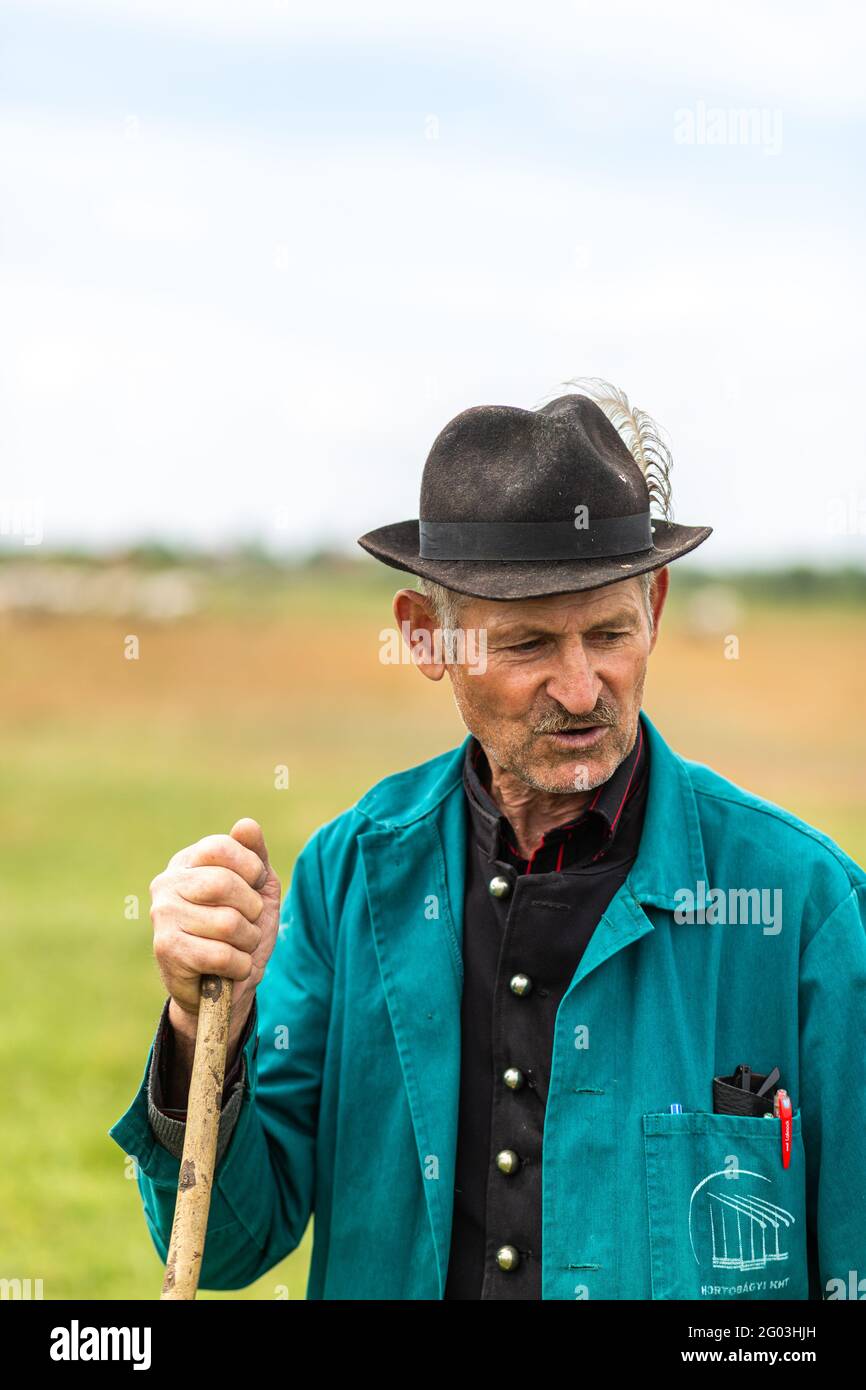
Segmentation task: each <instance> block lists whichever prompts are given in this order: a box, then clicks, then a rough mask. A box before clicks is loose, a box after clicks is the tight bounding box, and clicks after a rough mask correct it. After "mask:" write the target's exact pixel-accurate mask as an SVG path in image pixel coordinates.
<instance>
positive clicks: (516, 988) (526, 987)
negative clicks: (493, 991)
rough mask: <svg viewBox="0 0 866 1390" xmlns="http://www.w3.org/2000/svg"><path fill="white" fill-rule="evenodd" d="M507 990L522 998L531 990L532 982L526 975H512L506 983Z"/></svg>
mask: <svg viewBox="0 0 866 1390" xmlns="http://www.w3.org/2000/svg"><path fill="white" fill-rule="evenodd" d="M508 988H509V989H510V990H511V993H512V994H517V995H519V996H520V997H521V998H522V997H523V995H525V994H529V992H530V990H531V989H532V981H531V980H530V978H529V976H528V975H521V974H517V975H512V977H511V979H510V980H509V982H508Z"/></svg>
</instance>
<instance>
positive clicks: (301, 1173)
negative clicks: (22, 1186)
mask: <svg viewBox="0 0 866 1390" xmlns="http://www.w3.org/2000/svg"><path fill="white" fill-rule="evenodd" d="M318 834H319V832H318V831H317V832H316V834H314V835H313V836H312V838H311V839H310V840H309V841H308V842H307V844H306V845H305V846H304V848H303V849H302V851H301V853H300V854H299V855H298V858H297V860H296V861H295V868H294V873H293V876H292V883H291V887H290V889H289V892H288V893H287V894H286V896H285V898H284V900H283V905H282V911H281V913H280V928H279V931H278V934H277V939H276V943H275V946H274V951H273V954H272V956H271V959H270V961H269V962H268V965H267V968H266V970H265V974H264V977H263V979H262V982H261V984H260V985H259V988H258V990H257V1010H258V1019H259V1029H258V1034H257V1035H255V1034H254V1033H252V1032H251V1034H250V1037H249V1038H248V1040H247V1043H246V1046H245V1047H244V1049H243V1058H244V1067H245V1074H246V1085H245V1087H244V1092H243V1098H242V1102H241V1107H240V1113H239V1115H238V1117H237V1121H236V1123H235V1126H234V1130H233V1132H232V1133H231V1137H230V1140H229V1142H228V1144H227V1146H226V1149H225V1152H224V1153H223V1155H222V1157H221V1158H220V1160H219V1162H218V1163H217V1166H216V1169H215V1173H214V1185H213V1191H212V1194H211V1205H210V1215H209V1220H208V1233H207V1242H206V1244H205V1250H204V1257H203V1260H202V1270H201V1280H200V1283H201V1287H202V1288H210V1289H239V1288H243V1287H245V1286H246V1285H247V1284H250V1283H252V1282H253V1281H254V1280H255V1279H258V1278H260V1277H261V1275H263V1274H265V1273H266V1272H267V1271H268V1270H269V1269H271V1268H272V1267H273V1266H274V1265H275V1264H277V1263H278V1262H279V1261H280V1260H281V1259H283V1258H284V1257H285V1256H286V1255H288V1254H289V1253H290V1252H291V1251H292V1250H294V1249H295V1247H296V1246H297V1245H298V1244H299V1243H300V1241H301V1239H302V1237H303V1235H304V1231H305V1229H306V1227H307V1223H308V1221H309V1218H310V1215H311V1212H312V1207H313V1191H314V1173H315V1149H316V1131H317V1124H318V1108H319V1094H320V1089H321V1075H322V1064H323V1058H324V1051H325V1041H326V1034H327V1029H328V1021H329V1017H330V1007H331V993H332V981H333V965H332V958H331V954H330V949H329V936H328V922H327V917H326V908H325V901H324V893H323V888H322V876H321V865H320V859H319V844H318ZM152 1059H153V1046H151V1050H150V1053H149V1055H148V1059H147V1064H146V1066H145V1071H144V1077H143V1080H142V1083H141V1085H140V1087H139V1089H138V1092H137V1094H136V1096H135V1099H134V1100H133V1102H132V1104H131V1106H130V1107H129V1109H128V1110H127V1111H126V1113H125V1114H124V1115H123V1116H122V1117H121V1118H120V1119H119V1120H118V1121H117V1123H116V1124H115V1125H114V1126H113V1127H112V1128H111V1130H110V1131H109V1133H110V1135H111V1138H112V1139H114V1141H115V1143H117V1144H118V1145H119V1146H120V1148H121V1149H123V1151H124V1152H125V1153H126V1154H127V1155H128V1156H129V1157H130V1158H134V1159H135V1160H136V1164H135V1173H136V1177H137V1182H138V1188H139V1192H140V1195H141V1199H142V1203H143V1206H144V1215H145V1220H146V1222H147V1226H148V1229H149V1231H150V1234H151V1237H152V1239H153V1242H154V1245H155V1246H156V1249H157V1251H158V1253H159V1256H160V1258H161V1259H162V1260H163V1261H165V1259H166V1256H167V1253H168V1242H169V1238H170V1235H171V1225H172V1220H173V1217H174V1205H175V1196H176V1193H177V1181H178V1170H179V1168H180V1162H179V1159H178V1157H176V1156H175V1155H174V1154H172V1153H170V1152H169V1151H168V1150H167V1149H166V1148H165V1147H164V1146H163V1145H162V1144H160V1143H159V1142H158V1140H157V1139H156V1136H155V1134H154V1132H153V1130H152V1128H151V1126H150V1123H149V1119H148V1084H147V1083H148V1077H149V1075H150V1068H151V1063H152Z"/></svg>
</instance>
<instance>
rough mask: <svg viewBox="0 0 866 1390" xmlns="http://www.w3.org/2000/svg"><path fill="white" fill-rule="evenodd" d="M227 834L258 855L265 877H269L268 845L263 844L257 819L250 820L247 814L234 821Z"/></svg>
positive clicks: (259, 884) (263, 838) (263, 839)
mask: <svg viewBox="0 0 866 1390" xmlns="http://www.w3.org/2000/svg"><path fill="white" fill-rule="evenodd" d="M229 834H230V835H231V837H232V839H233V840H237V842H238V844H239V845H243V846H244V847H245V848H246V849H251V850H252V851H253V854H257V855H258V856H259V858H260V859H261V861H262V863H263V864H264V866H265V869H266V870H267V874H266V879H267V878H269V877H270V875H271V872H272V870H271V861H270V859H269V858H268V847H267V845H266V844H265V837H264V834H263V833H262V827H261V826H260V825H259V823H258V821H257V820H251V819H250V817H249V816H244V817H242V819H241V820H239V821H235V823H234V825H233V826H232V828H231V830H230V831H229ZM266 879H265V880H263V882H265V881H266ZM254 886H255V887H256V888H260V887H261V886H262V884H261V883H257V884H255V885H254Z"/></svg>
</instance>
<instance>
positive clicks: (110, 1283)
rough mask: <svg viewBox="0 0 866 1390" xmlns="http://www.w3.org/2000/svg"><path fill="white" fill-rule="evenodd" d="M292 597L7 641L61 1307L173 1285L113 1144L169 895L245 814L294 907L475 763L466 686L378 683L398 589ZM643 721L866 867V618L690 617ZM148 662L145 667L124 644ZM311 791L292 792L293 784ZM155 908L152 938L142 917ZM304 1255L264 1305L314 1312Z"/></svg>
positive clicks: (14, 862)
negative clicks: (402, 811)
mask: <svg viewBox="0 0 866 1390" xmlns="http://www.w3.org/2000/svg"><path fill="white" fill-rule="evenodd" d="M393 580H394V582H389V577H387V576H386V577H385V578H384V579H383V578H382V577H381V576H378V575H377V577H376V579H375V582H373V581H372V580H371V581H370V582H368V583H366V584H358V582H357V581H356V580H355V579H354V578H351V577H348V578H341V577H340V576H339V575H338V576H336V577H334V578H332V579H330V580H320V579H315V578H312V579H308V580H304V581H301V580H298V581H293V582H292V584H291V585H289V586H288V587H286V588H284V589H279V588H277V589H276V590H275V589H274V586H273V584H272V585H271V588H270V589H269V591H268V597H267V601H266V602H261V603H256V604H255V605H254V606H253V608H252V609H250V607H248V605H247V601H246V600H245V601H244V602H235V603H224V604H215V605H213V606H211V607H210V608H208V609H207V610H206V611H205V612H204V613H203V614H201V615H199V616H198V617H196V618H195V619H185V620H182V621H178V622H176V623H174V624H156V623H152V622H151V623H145V622H143V621H139V620H130V619H126V620H124V621H116V620H112V619H101V618H83V617H79V618H37V617H29V618H27V619H26V620H25V619H23V618H19V619H15V620H13V619H10V618H6V619H4V620H3V626H2V628H0V632H2V637H3V647H4V655H5V660H4V661H3V663H2V667H3V669H2V675H0V712H2V722H0V740H2V750H0V751H2V755H0V778H2V791H0V808H2V809H0V814H2V835H0V883H2V901H0V914H2V920H0V925H2V941H3V949H4V955H5V960H6V969H5V972H4V980H5V987H4V1007H3V1009H2V1011H0V1056H2V1069H3V1078H2V1113H0V1126H2V1132H0V1153H2V1160H0V1251H2V1267H0V1275H2V1276H3V1277H6V1278H16V1277H17V1278H22V1279H25V1278H30V1279H42V1281H43V1287H44V1296H45V1298H48V1299H54V1298H67V1297H75V1298H94V1299H104V1298H119V1299H129V1298H144V1299H149V1298H156V1297H158V1295H159V1290H160V1284H161V1279H162V1266H161V1263H160V1261H159V1259H158V1256H157V1254H156V1252H155V1250H154V1248H153V1246H152V1244H151V1241H150V1237H149V1235H148V1233H147V1229H146V1226H145V1223H144V1218H143V1214H142V1210H141V1205H140V1202H139V1197H138V1192H137V1188H136V1185H135V1182H134V1181H131V1180H130V1179H129V1178H128V1177H127V1176H126V1175H125V1171H124V1168H125V1165H124V1157H123V1155H122V1154H121V1152H120V1150H119V1149H118V1148H117V1146H116V1145H115V1144H114V1143H113V1141H112V1140H110V1139H109V1138H108V1136H107V1131H108V1129H109V1127H110V1126H111V1125H112V1124H113V1123H114V1121H115V1120H116V1119H117V1118H118V1117H119V1115H120V1114H121V1113H122V1111H123V1110H124V1109H126V1107H127V1105H128V1104H129V1102H130V1101H131V1099H132V1096H133V1094H134V1092H135V1090H136V1088H137V1086H138V1084H139V1081H140V1077H141V1073H142V1071H143V1067H144V1063H145V1058H146V1055H147V1051H148V1046H149V1043H150V1040H151V1037H152V1034H153V1030H154V1028H155V1025H156V1021H157V1018H158V1015H159V1011H160V1007H161V1004H162V1002H163V997H164V996H163V991H162V987H161V984H160V981H159V978H158V975H157V972H156V968H155V964H154V961H153V958H152V954H151V945H150V919H149V915H148V908H149V897H148V884H149V882H150V879H151V878H152V877H153V875H154V874H155V873H157V872H158V871H159V870H160V869H161V868H163V867H164V865H165V863H166V861H167V860H168V858H169V857H170V856H171V854H172V853H174V852H175V851H176V850H177V849H179V848H180V847H181V846H183V845H186V844H189V843H190V842H191V841H193V840H196V839H198V838H199V837H200V836H201V835H203V834H206V833H209V832H212V831H215V830H227V829H228V828H229V827H230V826H231V824H232V823H233V821H235V820H236V819H237V818H238V817H239V816H242V815H244V816H254V817H256V818H257V819H258V820H260V821H261V822H262V824H263V826H264V828H265V833H266V837H267V839H268V843H269V847H270V853H271V859H272V861H273V862H274V864H275V866H276V867H277V868H278V870H279V871H280V872H281V875H282V878H283V883H284V885H285V883H286V881H287V880H288V878H289V876H290V871H291V866H292V861H293V856H294V855H295V854H296V852H297V850H298V849H299V848H300V846H301V844H302V843H303V842H304V841H305V840H306V838H307V837H308V836H309V834H311V832H312V831H313V830H314V829H315V828H316V826H317V825H319V824H321V822H322V821H324V820H327V819H330V818H331V817H332V816H334V815H336V814H337V813H338V812H340V811H341V810H343V809H345V808H346V807H348V806H350V805H351V804H352V803H353V802H354V801H356V800H357V798H358V797H359V796H360V795H362V794H363V792H364V791H366V789H367V788H368V787H369V786H370V785H371V784H372V783H373V782H375V781H377V780H378V779H380V778H381V777H383V776H385V775H387V774H388V773H390V772H392V771H395V770H397V769H399V768H403V767H407V766H410V765H412V764H414V763H418V762H421V761H423V760H424V759H425V758H428V757H431V756H433V755H434V754H436V753H438V752H440V751H442V750H444V749H446V748H449V747H453V746H454V745H455V744H456V743H458V742H459V741H460V740H461V739H462V738H463V736H464V733H465V730H464V729H463V726H462V724H461V723H460V722H459V718H458V715H457V712H456V709H455V707H454V704H453V701H452V699H451V696H450V690H449V687H448V685H447V682H443V683H442V684H441V685H437V686H434V685H432V684H431V683H429V682H427V681H425V680H424V679H423V678H422V677H421V676H420V675H419V674H418V673H417V672H416V671H414V670H413V669H412V667H411V666H410V665H408V664H407V665H401V666H390V667H389V666H384V665H382V664H381V663H380V661H379V659H378V656H379V633H380V630H381V629H383V628H385V627H387V626H390V625H391V624H392V621H393V620H392V616H391V612H390V596H391V595H392V593H393V592H394V591H395V589H396V588H397V587H399V584H400V582H401V581H400V579H399V578H398V576H396V575H394V576H393ZM669 619H670V620H669V621H666V623H665V624H664V625H663V629H662V635H661V638H660V643H659V647H658V649H657V652H656V654H655V655H654V657H653V659H652V662H651V667H650V676H649V679H648V682H647V695H646V701H645V703H646V708H647V710H648V712H649V713H650V715H651V717H652V718H653V719H654V721H655V723H656V724H657V725H658V727H659V728H660V730H661V732H662V733H663V734H664V736H665V737H666V738H667V739H668V741H669V742H671V743H672V744H673V746H674V747H675V748H676V749H677V750H678V751H679V752H681V753H683V754H685V755H686V756H689V757H693V758H697V759H699V760H700V761H703V762H708V763H710V764H712V765H713V766H714V767H716V768H717V769H718V770H719V771H721V772H722V773H724V774H726V775H728V776H730V777H733V778H734V780H736V781H738V782H740V783H741V784H743V785H745V786H748V787H749V788H751V789H752V790H755V791H757V792H759V793H760V794H762V795H764V796H766V797H768V798H770V799H771V800H774V801H778V802H780V803H781V804H783V805H785V806H787V807H788V808H789V809H791V810H793V811H795V812H796V813H797V814H799V815H802V816H803V817H804V818H806V819H807V820H810V821H811V822H812V823H814V824H817V825H818V826H819V827H820V828H821V829H822V830H825V831H826V832H827V833H829V834H830V835H832V836H833V837H834V838H835V839H837V840H838V841H839V843H840V844H841V845H842V846H843V847H844V848H845V849H846V850H847V851H848V852H849V853H850V854H852V855H853V856H854V857H855V858H857V859H859V860H860V862H863V860H864V859H866V789H864V779H863V767H864V753H866V728H864V723H863V718H862V712H863V709H864V707H866V663H864V660H863V656H864V649H866V642H864V639H866V617H864V615H863V613H862V612H861V611H859V610H858V609H857V608H854V607H840V608H838V609H831V608H827V607H821V606H819V605H814V604H813V605H810V607H809V608H808V609H807V610H803V611H798V610H797V609H796V608H795V607H792V606H788V607H785V608H775V607H772V606H768V605H763V604H761V603H760V602H751V603H750V604H748V605H747V606H746V607H744V609H743V610H742V612H741V614H740V616H739V617H738V619H737V622H736V626H735V631H736V634H737V636H738V638H739V642H740V655H739V658H738V659H737V660H727V659H725V657H724V654H723V635H724V634H722V633H721V632H719V633H710V634H705V635H702V636H695V635H693V634H692V633H691V631H690V628H689V626H688V624H687V622H686V621H685V616H684V612H683V606H682V604H679V605H678V604H677V602H676V600H675V601H674V604H673V607H672V610H671V612H670V614H669ZM130 633H135V634H136V635H137V636H138V637H139V640H140V656H139V659H138V660H137V661H128V660H126V659H125V658H124V638H125V637H126V636H127V635H128V634H130ZM278 764H285V765H286V766H287V767H288V769H289V779H290V785H289V788H288V789H287V790H276V789H275V788H274V769H275V767H276V766H277V765H278ZM133 895H134V896H135V897H137V898H138V900H139V904H140V907H139V917H138V919H137V920H130V919H129V917H128V916H127V915H125V914H126V904H127V900H128V899H129V898H130V897H131V896H133ZM308 1256H309V1233H308V1236H307V1239H306V1240H305V1241H304V1243H303V1245H302V1247H301V1248H300V1249H299V1250H298V1251H297V1252H295V1254H294V1255H292V1256H291V1257H290V1258H289V1259H287V1260H286V1261H285V1262H284V1263H283V1264H282V1265H280V1266H278V1267H277V1268H275V1269H274V1270H272V1271H271V1272H270V1273H269V1274H268V1275H267V1276H265V1278H263V1279H261V1280H260V1281H259V1282H258V1283H257V1284H255V1285H254V1286H252V1287H251V1288H249V1289H247V1290H245V1291H244V1292H243V1293H242V1294H240V1295H238V1294H234V1293H232V1294H224V1295H220V1294H214V1293H203V1294H202V1295H201V1296H202V1297H205V1298H219V1297H231V1298H235V1297H246V1298H266V1299H270V1298H274V1297H276V1296H277V1292H276V1291H277V1289H278V1288H279V1286H281V1285H282V1286H285V1285H287V1286H288V1289H289V1295H290V1297H292V1298H302V1297H303V1296H304V1288H305V1282H306V1267H307V1262H308Z"/></svg>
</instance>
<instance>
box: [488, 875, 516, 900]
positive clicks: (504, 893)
mask: <svg viewBox="0 0 866 1390" xmlns="http://www.w3.org/2000/svg"><path fill="white" fill-rule="evenodd" d="M487 889H488V892H489V893H490V895H491V897H493V898H507V897H509V896H510V894H511V882H510V880H509V879H507V878H505V877H504V875H503V874H495V875H494V876H493V878H492V879H491V880H490V882H489V883H488V885H487Z"/></svg>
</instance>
